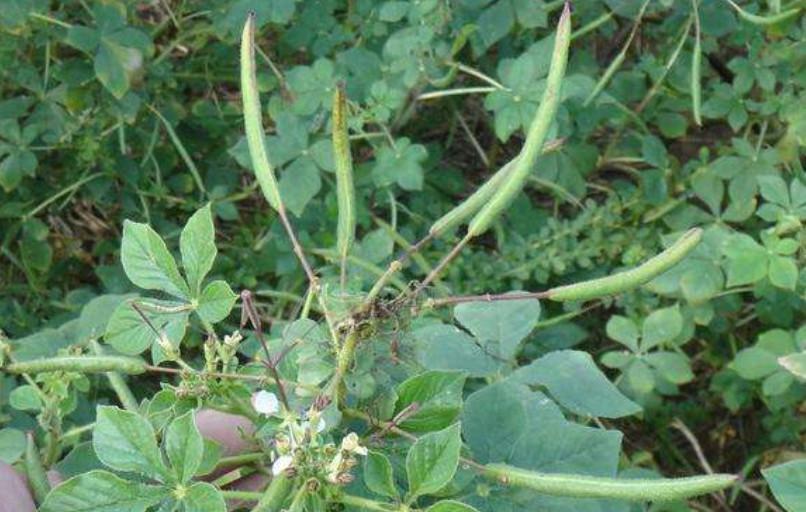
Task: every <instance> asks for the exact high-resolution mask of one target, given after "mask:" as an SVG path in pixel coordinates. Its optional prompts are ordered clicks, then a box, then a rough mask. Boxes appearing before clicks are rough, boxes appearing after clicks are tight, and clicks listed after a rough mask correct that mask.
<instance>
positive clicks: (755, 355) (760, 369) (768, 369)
mask: <svg viewBox="0 0 806 512" xmlns="http://www.w3.org/2000/svg"><path fill="white" fill-rule="evenodd" d="M729 366H730V367H731V368H733V370H735V371H736V373H738V374H739V375H740V376H741V377H742V378H743V379H747V380H757V379H761V378H764V377H766V376H767V375H770V374H771V373H774V372H776V371H777V370H778V369H779V366H778V358H777V357H776V355H775V354H774V353H772V352H770V351H768V350H764V349H763V348H760V347H749V348H745V349H742V350H741V351H740V352H739V353H738V354H736V357H735V358H734V359H733V361H732V362H731V363H730V365H729Z"/></svg>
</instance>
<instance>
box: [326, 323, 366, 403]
mask: <svg viewBox="0 0 806 512" xmlns="http://www.w3.org/2000/svg"><path fill="white" fill-rule="evenodd" d="M358 340H359V338H358V331H357V330H355V329H352V330H351V331H350V332H348V333H347V336H346V337H345V338H344V343H343V344H342V346H341V349H339V354H338V357H337V359H336V372H335V373H334V374H333V380H332V381H331V383H330V390H329V391H330V394H331V396H332V397H333V401H334V402H336V403H337V404H338V403H339V402H340V401H341V398H342V397H341V384H342V382H343V381H344V376H345V375H347V371H348V370H349V369H350V365H351V364H352V362H353V356H355V347H356V345H358Z"/></svg>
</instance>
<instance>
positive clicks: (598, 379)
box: [513, 350, 641, 418]
mask: <svg viewBox="0 0 806 512" xmlns="http://www.w3.org/2000/svg"><path fill="white" fill-rule="evenodd" d="M513 379H515V380H516V381H518V382H523V383H524V384H529V385H532V386H535V385H539V386H545V387H546V389H548V391H549V393H550V394H551V396H552V397H554V399H555V400H557V401H558V402H559V403H560V405H562V406H563V407H565V408H567V409H569V410H570V411H572V412H574V413H576V414H581V415H585V416H600V417H604V418H620V417H622V416H630V415H632V414H636V413H638V412H641V407H640V406H639V405H638V404H636V403H634V402H632V401H631V400H629V399H628V398H627V397H625V396H624V395H622V394H621V392H620V391H619V390H618V389H617V388H616V386H614V385H613V384H612V383H611V382H610V381H609V380H607V377H605V375H604V374H603V373H602V372H601V370H599V368H597V367H596V363H594V362H593V359H592V358H591V356H590V354H588V353H587V352H580V351H576V350H560V351H557V352H552V353H550V354H548V355H545V356H543V357H541V358H540V359H537V360H536V361H533V362H532V363H531V364H530V365H528V366H525V367H523V368H520V369H519V370H518V371H516V372H515V373H514V374H513Z"/></svg>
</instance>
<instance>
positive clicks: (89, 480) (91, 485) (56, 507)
mask: <svg viewBox="0 0 806 512" xmlns="http://www.w3.org/2000/svg"><path fill="white" fill-rule="evenodd" d="M167 495H168V490H167V489H166V488H165V487H161V486H157V485H146V484H142V483H139V482H132V481H129V480H124V479H122V478H120V477H118V476H115V475H113V474H112V473H109V472H107V471H102V470H95V471H90V472H89V473H84V474H82V475H78V476H74V477H73V478H71V479H69V480H67V481H66V482H63V483H62V484H61V485H59V486H58V487H56V488H55V489H53V490H52V491H51V492H50V494H48V496H47V498H45V502H44V503H43V504H42V507H41V508H40V509H39V511H40V512H82V511H87V512H89V511H92V512H121V511H124V510H125V511H126V512H145V510H146V509H147V508H148V507H151V506H153V505H156V504H157V503H159V502H160V501H161V500H163V499H164V498H165V497H166V496H167Z"/></svg>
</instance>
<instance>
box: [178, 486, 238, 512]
mask: <svg viewBox="0 0 806 512" xmlns="http://www.w3.org/2000/svg"><path fill="white" fill-rule="evenodd" d="M180 501H181V502H182V504H184V506H185V512H226V510H227V504H226V503H225V502H224V497H223V496H221V493H220V492H218V489H216V488H215V487H213V486H212V485H211V484H208V483H207V482H197V483H195V484H193V485H191V486H190V487H189V488H188V489H187V491H186V494H185V495H184V496H183V497H182V499H181V500H180Z"/></svg>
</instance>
